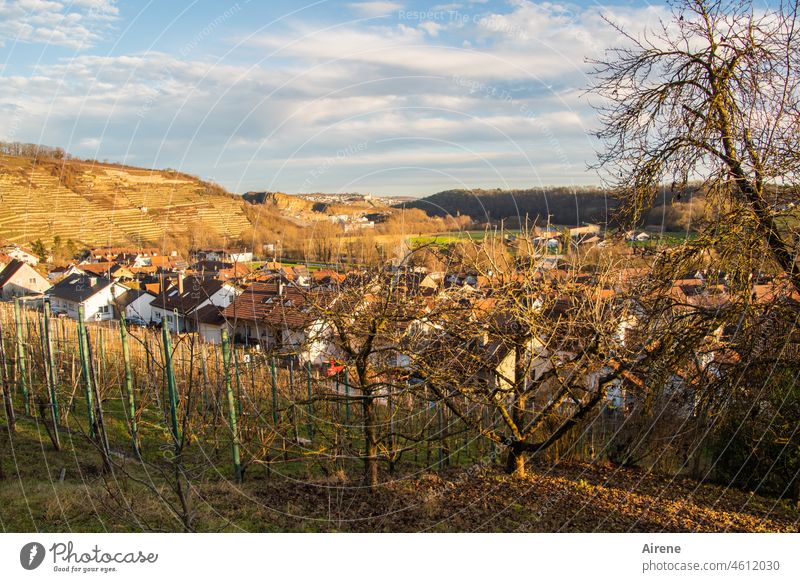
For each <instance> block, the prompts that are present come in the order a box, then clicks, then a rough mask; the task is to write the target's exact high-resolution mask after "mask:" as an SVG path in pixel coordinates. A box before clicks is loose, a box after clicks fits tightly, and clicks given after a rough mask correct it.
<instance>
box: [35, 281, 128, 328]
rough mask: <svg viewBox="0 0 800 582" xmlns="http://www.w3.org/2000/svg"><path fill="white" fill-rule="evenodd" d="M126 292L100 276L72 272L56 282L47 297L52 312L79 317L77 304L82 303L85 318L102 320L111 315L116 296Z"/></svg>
mask: <svg viewBox="0 0 800 582" xmlns="http://www.w3.org/2000/svg"><path fill="white" fill-rule="evenodd" d="M127 291H128V288H127V287H125V286H124V285H121V284H119V283H115V282H114V281H109V280H108V279H105V278H103V277H91V276H89V275H78V274H75V275H70V276H69V277H66V278H65V279H63V280H61V281H59V282H58V283H56V284H55V285H54V286H53V287H52V288H51V289H50V290H49V291H48V292H47V296H48V297H50V305H51V307H52V309H53V312H54V313H64V314H66V315H67V316H69V317H71V318H73V319H78V306H80V305H83V310H84V320H85V321H104V320H109V319H113V318H114V308H115V307H116V302H117V299H118V298H119V297H120V296H122V295H124V294H125V293H126V292H127Z"/></svg>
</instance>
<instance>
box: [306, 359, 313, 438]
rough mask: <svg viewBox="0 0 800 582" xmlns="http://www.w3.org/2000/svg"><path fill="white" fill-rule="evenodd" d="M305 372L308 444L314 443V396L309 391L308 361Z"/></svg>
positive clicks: (309, 373) (309, 364) (310, 390)
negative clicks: (306, 380) (306, 374)
mask: <svg viewBox="0 0 800 582" xmlns="http://www.w3.org/2000/svg"><path fill="white" fill-rule="evenodd" d="M306 372H307V373H308V440H309V442H313V441H314V402H313V401H312V398H313V396H314V394H313V391H312V389H311V362H310V361H309V362H308V363H307V364H306Z"/></svg>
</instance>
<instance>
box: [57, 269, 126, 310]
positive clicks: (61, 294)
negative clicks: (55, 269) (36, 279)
mask: <svg viewBox="0 0 800 582" xmlns="http://www.w3.org/2000/svg"><path fill="white" fill-rule="evenodd" d="M92 280H94V285H92ZM109 285H113V281H110V280H108V279H106V278H104V277H90V276H88V275H80V274H78V273H75V274H72V275H69V276H67V277H66V278H64V279H62V280H61V281H59V282H58V283H56V284H55V285H54V286H53V287H52V288H51V289H50V290H49V291H48V292H47V295H49V296H50V297H58V298H59V299H66V300H67V301H73V302H75V303H82V302H83V301H85V300H86V299H88V298H89V297H91V296H92V295H95V294H96V293H99V292H100V291H102V290H103V289H105V288H106V287H108V286H109Z"/></svg>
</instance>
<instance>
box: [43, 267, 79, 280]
mask: <svg viewBox="0 0 800 582" xmlns="http://www.w3.org/2000/svg"><path fill="white" fill-rule="evenodd" d="M76 274H77V275H85V274H86V271H84V270H83V269H80V268H78V267H76V266H75V265H72V264H70V265H67V266H66V267H56V268H54V269H53V270H51V271H50V272H49V273H47V278H48V279H50V280H51V281H59V280H61V279H63V278H64V277H69V276H70V275H76Z"/></svg>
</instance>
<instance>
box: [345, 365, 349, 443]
mask: <svg viewBox="0 0 800 582" xmlns="http://www.w3.org/2000/svg"><path fill="white" fill-rule="evenodd" d="M344 431H345V434H347V433H348V432H349V431H350V378H349V376H348V373H347V368H345V369H344Z"/></svg>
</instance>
